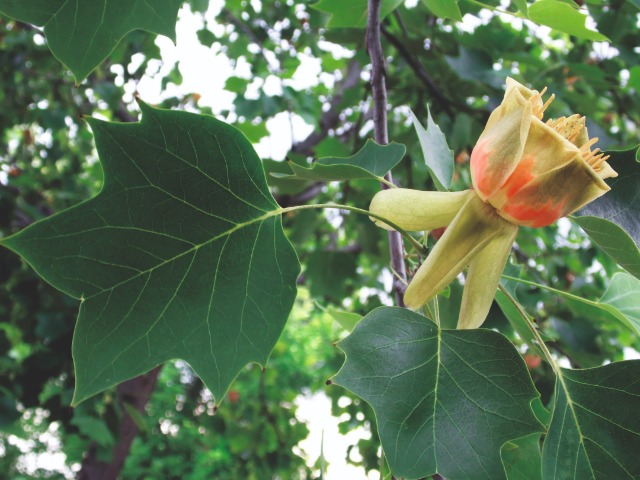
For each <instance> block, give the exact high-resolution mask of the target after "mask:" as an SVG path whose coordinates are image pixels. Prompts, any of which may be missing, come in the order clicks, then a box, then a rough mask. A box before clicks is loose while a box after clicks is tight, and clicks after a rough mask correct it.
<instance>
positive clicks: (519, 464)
mask: <svg viewBox="0 0 640 480" xmlns="http://www.w3.org/2000/svg"><path fill="white" fill-rule="evenodd" d="M502 463H503V464H504V469H505V471H506V472H507V478H508V479H509V480H541V479H542V452H541V451H540V434H539V433H534V434H532V435H527V436H526V437H523V438H520V439H518V440H512V441H510V442H507V443H506V444H505V445H504V447H502Z"/></svg>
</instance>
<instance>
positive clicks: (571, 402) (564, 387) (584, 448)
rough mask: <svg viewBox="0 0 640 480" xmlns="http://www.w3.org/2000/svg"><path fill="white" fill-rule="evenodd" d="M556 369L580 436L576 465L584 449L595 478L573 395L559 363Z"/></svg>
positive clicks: (556, 465) (556, 466)
mask: <svg viewBox="0 0 640 480" xmlns="http://www.w3.org/2000/svg"><path fill="white" fill-rule="evenodd" d="M554 371H555V373H556V376H557V378H558V381H559V382H560V385H561V386H562V390H564V395H565V398H566V399H567V406H568V407H569V409H570V410H571V415H572V417H573V423H574V424H575V426H576V429H577V430H578V435H579V437H580V448H578V449H576V461H575V465H576V467H577V465H578V456H579V454H580V450H583V451H584V457H585V458H586V459H587V463H588V464H589V470H590V471H591V476H592V478H595V476H594V474H593V468H592V467H591V461H590V460H589V455H587V449H586V447H585V445H584V435H583V434H582V429H581V428H580V423H579V422H578V416H577V414H576V410H575V407H574V404H573V400H572V398H571V395H570V394H569V389H568V388H567V384H566V383H565V379H564V375H563V374H562V369H561V368H559V367H558V365H557V364H556V365H554ZM557 401H558V400H557V398H556V404H557ZM553 414H554V416H555V414H556V411H555V409H554V412H553ZM551 422H553V418H552V419H551V421H550V422H549V424H550V425H551ZM556 451H557V450H556ZM555 468H556V469H557V468H558V462H556V464H555ZM556 471H557V470H556ZM554 476H555V472H554Z"/></svg>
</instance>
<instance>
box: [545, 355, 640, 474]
mask: <svg viewBox="0 0 640 480" xmlns="http://www.w3.org/2000/svg"><path fill="white" fill-rule="evenodd" d="M638 378H640V361H638V360H632V361H626V362H617V363H612V364H609V365H605V366H604V367H598V368H591V369H588V370H564V369H563V370H561V375H560V376H559V377H558V379H557V381H556V391H555V395H554V401H553V410H552V417H551V424H550V425H549V431H548V433H547V436H546V439H545V442H544V446H543V448H542V478H544V479H545V480H555V479H572V480H574V479H575V480H583V479H609V478H615V479H616V480H618V479H629V480H631V479H636V478H640V455H638V445H640V381H638Z"/></svg>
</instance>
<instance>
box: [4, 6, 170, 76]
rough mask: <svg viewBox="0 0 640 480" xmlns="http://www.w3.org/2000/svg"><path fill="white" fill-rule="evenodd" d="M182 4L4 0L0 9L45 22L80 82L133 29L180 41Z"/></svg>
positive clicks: (58, 53)
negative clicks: (177, 37)
mask: <svg viewBox="0 0 640 480" xmlns="http://www.w3.org/2000/svg"><path fill="white" fill-rule="evenodd" d="M182 2H183V0H154V1H153V2H149V1H148V0H103V1H102V2H98V3H96V1H95V0H76V1H74V2H70V1H67V0H0V13H4V14H5V15H7V16H9V17H11V18H14V19H16V20H20V21H22V22H27V23H32V24H34V25H39V26H44V33H45V35H46V37H47V44H48V46H49V48H50V49H51V53H53V55H54V56H55V57H56V58H57V59H58V60H60V61H61V62H62V63H64V64H65V65H66V66H67V67H68V68H69V70H71V71H72V72H73V75H74V77H75V79H76V82H77V83H80V82H81V81H82V80H83V79H84V78H86V77H87V76H88V75H89V74H90V73H91V72H92V71H93V69H95V68H96V67H97V66H98V65H99V64H100V63H101V62H102V61H103V60H104V59H105V58H107V56H109V54H110V53H111V52H112V51H113V49H114V48H115V47H116V45H117V44H118V42H119V41H120V40H121V39H122V38H123V37H124V36H125V35H126V34H127V33H129V32H130V31H132V30H137V29H140V30H146V31H147V32H151V33H157V34H158V35H165V36H167V37H169V38H171V39H172V40H174V41H175V25H176V17H177V15H178V9H179V8H180V5H181V4H182ZM124 12H126V15H125V14H124Z"/></svg>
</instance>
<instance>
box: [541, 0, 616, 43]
mask: <svg viewBox="0 0 640 480" xmlns="http://www.w3.org/2000/svg"><path fill="white" fill-rule="evenodd" d="M529 19H530V20H532V21H534V22H536V23H539V24H540V25H546V26H547V27H551V28H553V29H555V30H559V31H561V32H564V33H568V34H570V35H575V36H576V37H579V38H584V39H585V40H593V41H596V42H602V41H608V40H609V39H608V38H607V37H605V36H604V35H602V34H601V33H598V32H595V31H593V30H589V29H588V28H587V27H586V26H585V23H586V21H587V17H586V16H585V15H583V14H582V13H580V12H579V11H578V10H577V9H575V8H574V7H572V6H571V5H569V4H568V3H564V2H561V1H559V0H537V1H536V2H534V3H533V4H532V5H530V6H529Z"/></svg>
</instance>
